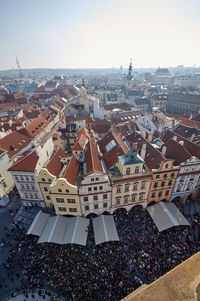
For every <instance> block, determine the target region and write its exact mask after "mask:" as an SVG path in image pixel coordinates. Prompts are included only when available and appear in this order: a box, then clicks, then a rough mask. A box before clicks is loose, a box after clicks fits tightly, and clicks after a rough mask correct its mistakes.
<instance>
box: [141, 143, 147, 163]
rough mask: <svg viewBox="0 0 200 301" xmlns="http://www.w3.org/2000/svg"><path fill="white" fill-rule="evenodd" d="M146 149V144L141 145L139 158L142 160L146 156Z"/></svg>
mask: <svg viewBox="0 0 200 301" xmlns="http://www.w3.org/2000/svg"><path fill="white" fill-rule="evenodd" d="M146 149H147V145H146V143H144V144H143V145H142V149H141V154H140V156H141V157H142V159H143V160H144V159H145V156H146Z"/></svg>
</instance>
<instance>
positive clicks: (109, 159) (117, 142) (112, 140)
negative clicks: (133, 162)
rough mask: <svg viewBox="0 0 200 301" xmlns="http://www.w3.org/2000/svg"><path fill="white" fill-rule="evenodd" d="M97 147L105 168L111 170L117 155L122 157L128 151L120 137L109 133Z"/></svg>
mask: <svg viewBox="0 0 200 301" xmlns="http://www.w3.org/2000/svg"><path fill="white" fill-rule="evenodd" d="M99 147H100V150H101V152H102V154H103V159H104V161H105V163H106V166H107V168H111V167H112V166H113V165H115V164H116V163H117V161H118V155H124V154H126V153H128V151H129V148H128V146H127V145H126V144H125V143H124V141H123V139H122V138H121V136H120V135H119V134H117V133H114V132H109V133H108V134H107V135H106V136H105V137H104V138H103V139H101V141H100V142H99Z"/></svg>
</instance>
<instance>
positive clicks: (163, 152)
mask: <svg viewBox="0 0 200 301" xmlns="http://www.w3.org/2000/svg"><path fill="white" fill-rule="evenodd" d="M166 151H167V147H166V146H165V145H164V146H163V148H162V155H163V156H165V154H166Z"/></svg>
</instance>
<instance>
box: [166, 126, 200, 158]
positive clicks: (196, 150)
mask: <svg viewBox="0 0 200 301" xmlns="http://www.w3.org/2000/svg"><path fill="white" fill-rule="evenodd" d="M174 136H176V137H177V141H183V143H184V147H185V148H186V149H187V151H188V152H189V153H190V154H191V155H192V156H195V157H197V158H199V159H200V147H199V145H197V144H195V143H193V142H192V141H189V140H188V139H186V138H184V137H183V136H180V135H179V134H177V133H174V132H172V131H171V130H167V131H166V132H165V133H164V134H163V137H162V140H163V142H165V143H166V142H167V141H168V140H169V139H171V138H173V137H174Z"/></svg>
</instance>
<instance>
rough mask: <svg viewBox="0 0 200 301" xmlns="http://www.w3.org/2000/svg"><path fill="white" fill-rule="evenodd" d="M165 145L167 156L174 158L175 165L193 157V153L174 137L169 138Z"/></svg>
mask: <svg viewBox="0 0 200 301" xmlns="http://www.w3.org/2000/svg"><path fill="white" fill-rule="evenodd" d="M163 147H166V153H165V157H166V158H167V159H174V160H175V161H174V165H176V166H179V165H180V164H181V163H182V162H185V161H186V160H188V159H190V158H191V156H192V155H191V154H190V153H189V152H188V151H187V149H186V148H185V147H184V146H183V145H181V144H180V143H179V142H177V141H175V140H174V139H169V140H168V141H167V142H166V143H165V144H163V146H162V149H163Z"/></svg>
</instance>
